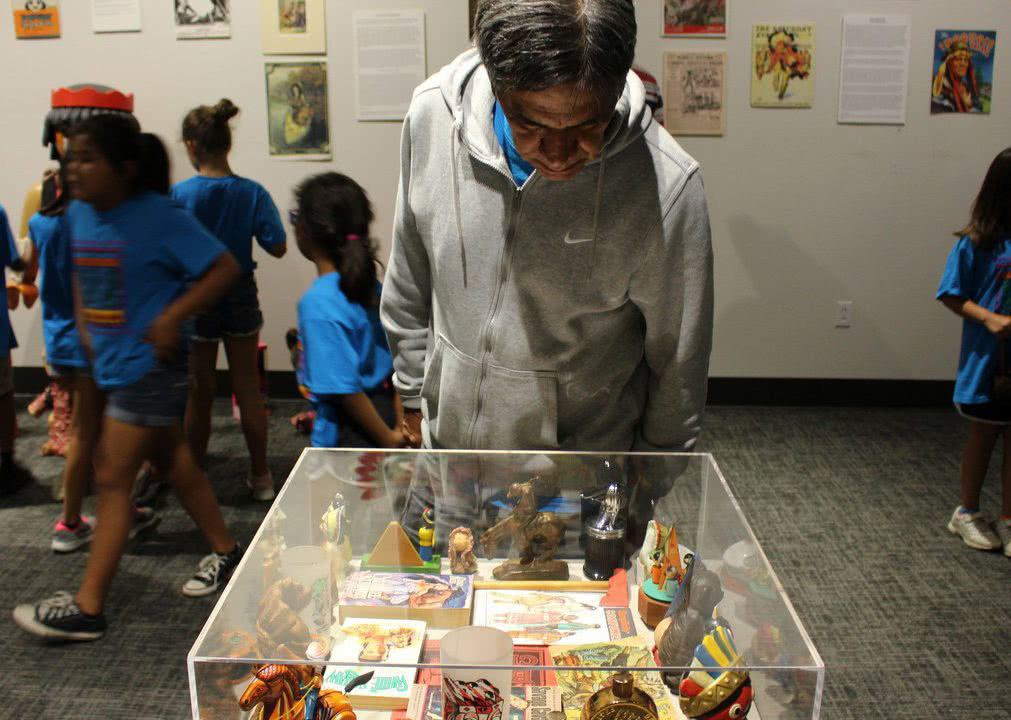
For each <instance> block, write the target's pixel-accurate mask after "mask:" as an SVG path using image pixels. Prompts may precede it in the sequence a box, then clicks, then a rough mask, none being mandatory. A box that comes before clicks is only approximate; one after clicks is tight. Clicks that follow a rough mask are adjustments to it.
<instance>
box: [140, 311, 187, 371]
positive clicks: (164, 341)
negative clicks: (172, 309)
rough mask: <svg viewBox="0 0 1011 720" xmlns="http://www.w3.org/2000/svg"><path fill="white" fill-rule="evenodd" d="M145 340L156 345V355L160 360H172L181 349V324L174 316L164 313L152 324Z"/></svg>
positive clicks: (145, 335)
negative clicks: (179, 348)
mask: <svg viewBox="0 0 1011 720" xmlns="http://www.w3.org/2000/svg"><path fill="white" fill-rule="evenodd" d="M144 340H145V341H146V342H149V343H151V344H152V345H154V354H155V356H156V357H157V358H158V359H159V360H161V361H163V362H165V361H169V360H172V359H173V358H174V357H175V353H176V349H177V348H178V347H179V340H180V333H179V322H178V321H177V320H176V319H175V318H174V317H173V316H172V315H170V314H168V313H162V314H161V315H159V316H158V317H156V318H155V319H154V322H153V323H151V327H149V328H148V329H147V332H146V333H145V334H144Z"/></svg>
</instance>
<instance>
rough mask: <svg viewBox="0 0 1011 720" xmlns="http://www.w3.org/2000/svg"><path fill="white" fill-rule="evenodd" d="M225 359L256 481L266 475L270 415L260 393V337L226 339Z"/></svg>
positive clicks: (249, 336) (251, 468)
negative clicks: (268, 420) (267, 413)
mask: <svg viewBox="0 0 1011 720" xmlns="http://www.w3.org/2000/svg"><path fill="white" fill-rule="evenodd" d="M224 343H225V355H226V356H227V357H228V370H229V372H230V373H231V375H232V392H234V393H235V400H236V402H237V403H238V404H239V411H240V412H241V414H242V434H243V435H245V437H246V447H248V448H249V462H250V466H251V467H250V470H251V473H252V476H253V478H259V477H263V476H264V475H266V474H267V415H266V412H265V410H264V406H263V393H262V392H260V376H259V367H258V351H257V346H258V344H259V335H258V334H257V335H247V336H244V337H226V338H225V340H224Z"/></svg>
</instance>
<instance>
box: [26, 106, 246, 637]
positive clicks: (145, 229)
mask: <svg viewBox="0 0 1011 720" xmlns="http://www.w3.org/2000/svg"><path fill="white" fill-rule="evenodd" d="M66 173H67V181H68V185H69V189H70V191H71V194H72V196H73V198H74V200H73V201H72V202H71V203H70V205H69V206H68V208H67V211H66V213H65V219H66V223H67V227H68V232H69V234H70V239H71V245H72V248H73V264H74V274H75V278H76V283H75V288H74V294H75V309H76V313H77V317H78V323H79V330H80V336H81V342H82V343H83V345H84V347H85V350H86V351H87V353H88V355H89V356H90V359H91V368H92V374H93V377H94V380H95V383H96V384H97V386H98V387H99V389H100V390H101V391H102V393H103V400H104V407H105V410H104V417H103V419H102V429H101V432H100V437H99V441H98V448H97V452H96V457H95V488H96V491H97V494H98V502H97V506H98V525H97V528H96V530H95V534H94V538H93V540H92V543H91V555H90V556H89V558H88V565H87V568H86V570H85V574H84V580H83V582H82V583H81V586H80V588H79V589H78V591H77V593H76V595H71V594H70V593H66V592H60V593H57V594H56V595H54V596H53V597H50V598H46V599H44V600H41V601H39V602H37V603H35V604H34V605H29V604H26V605H19V606H18V607H17V608H15V610H14V619H15V621H16V622H17V623H18V624H19V625H21V626H22V627H23V628H25V629H26V630H28V631H29V632H32V633H34V634H36V635H39V636H42V637H46V638H57V639H65V640H95V639H98V638H99V637H101V636H102V635H103V634H104V633H105V628H106V623H105V617H104V615H103V614H102V610H103V606H104V604H105V599H106V596H107V594H108V591H109V586H110V584H111V583H112V578H113V576H114V575H115V573H116V568H117V567H118V565H119V560H120V558H121V556H122V554H123V550H124V547H125V545H126V541H127V537H128V535H129V532H130V529H131V527H132V525H133V522H134V505H133V502H132V498H131V491H132V488H133V482H134V478H135V477H136V474H137V470H138V469H139V468H140V465H141V462H142V461H143V460H144V458H148V457H149V458H151V459H152V460H154V461H155V462H156V464H157V465H158V466H159V467H161V468H164V469H165V470H166V472H167V473H168V475H169V477H171V478H172V480H173V482H174V484H175V490H176V493H177V494H178V496H179V499H180V501H181V503H182V505H183V507H184V508H185V509H186V510H187V512H188V513H189V514H190V516H191V517H192V518H193V520H194V521H195V523H196V524H197V526H198V527H199V529H200V530H201V531H202V532H203V534H204V537H205V538H206V539H207V541H208V543H209V544H210V546H211V550H212V552H211V554H210V555H208V556H207V557H205V558H204V559H203V560H202V561H201V562H200V565H199V567H198V569H197V572H196V574H195V575H194V576H193V577H192V578H191V579H190V580H189V581H188V582H187V583H186V584H185V585H183V588H182V590H183V593H184V594H185V595H189V596H201V595H207V594H209V593H212V592H214V591H215V590H216V589H217V588H218V587H219V586H220V585H221V583H223V582H224V581H226V580H227V579H228V577H229V575H230V574H231V572H232V570H233V569H234V568H235V566H236V565H237V564H238V561H239V558H240V556H241V549H240V546H239V545H238V543H236V541H235V539H234V538H233V537H232V535H231V533H230V532H229V531H228V528H227V527H226V526H225V522H224V519H223V517H222V515H221V510H220V508H219V507H218V503H217V500H216V499H215V497H214V492H213V490H212V489H211V485H210V483H209V482H208V480H207V476H206V475H205V474H204V472H203V470H201V469H200V467H199V466H198V465H197V464H196V462H195V461H194V459H193V455H192V453H191V452H190V450H189V446H188V445H187V443H186V442H185V440H184V438H183V431H182V417H183V413H184V410H185V406H186V394H187V386H188V374H187V370H186V365H185V354H184V353H183V352H181V350H182V348H181V347H180V340H181V337H180V332H181V326H182V323H183V322H184V321H185V320H186V318H188V317H189V316H190V315H192V314H193V313H194V312H195V311H196V310H198V309H200V308H202V307H206V306H207V305H209V304H210V303H212V302H213V301H214V300H216V299H217V298H218V297H220V296H221V294H222V293H224V291H225V290H226V289H227V288H228V286H229V285H230V284H231V283H232V282H234V280H235V278H236V277H237V276H238V274H239V268H238V264H237V263H236V261H235V259H234V258H233V257H232V256H231V254H230V253H228V252H227V250H226V249H225V248H224V247H223V246H222V245H221V243H220V242H218V241H217V240H216V239H215V238H214V237H213V236H211V235H210V234H209V233H208V232H207V231H206V230H204V229H203V227H201V225H200V223H198V222H197V221H196V220H195V219H193V217H192V216H191V215H190V214H189V213H188V212H186V211H185V210H184V209H183V208H181V207H179V206H178V205H177V204H175V203H174V202H173V201H172V200H170V199H169V198H168V197H167V193H168V156H167V154H166V153H165V148H164V146H163V145H162V144H161V142H160V141H159V140H158V139H157V138H156V137H154V136H153V135H141V133H140V132H139V130H138V128H137V127H136V124H135V123H134V122H133V121H132V119H131V118H124V117H120V116H117V115H98V116H93V117H90V118H88V119H86V120H84V121H83V122H82V123H81V124H80V125H79V126H77V127H76V128H75V129H73V130H72V131H71V133H70V152H69V156H68V158H67V162H66Z"/></svg>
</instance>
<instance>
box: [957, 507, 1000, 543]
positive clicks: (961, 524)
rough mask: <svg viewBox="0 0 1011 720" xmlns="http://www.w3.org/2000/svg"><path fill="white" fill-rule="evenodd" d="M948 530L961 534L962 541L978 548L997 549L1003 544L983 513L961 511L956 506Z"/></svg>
mask: <svg viewBox="0 0 1011 720" xmlns="http://www.w3.org/2000/svg"><path fill="white" fill-rule="evenodd" d="M948 530H950V531H951V532H952V534H954V535H961V536H962V542H964V543H965V544H966V545H968V546H969V547H971V548H975V549H977V550H996V549H997V548H999V547H1000V546H1001V541H1000V539H999V538H998V537H997V536H996V535H994V534H993V530H991V529H990V526H989V525H987V524H986V520H984V519H983V513H981V512H974V513H967V512H961V511H960V509H959V508H955V512H953V513H952V514H951V520H949V521H948Z"/></svg>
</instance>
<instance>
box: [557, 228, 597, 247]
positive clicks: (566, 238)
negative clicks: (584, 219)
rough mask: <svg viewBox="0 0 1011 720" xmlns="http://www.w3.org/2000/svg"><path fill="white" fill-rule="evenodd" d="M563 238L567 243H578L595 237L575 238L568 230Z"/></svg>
mask: <svg viewBox="0 0 1011 720" xmlns="http://www.w3.org/2000/svg"><path fill="white" fill-rule="evenodd" d="M563 239H564V240H565V244H566V245H578V244H579V243H584V242H590V241H591V240H593V238H574V237H570V236H569V233H568V232H567V231H566V233H565V237H564V238H563Z"/></svg>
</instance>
